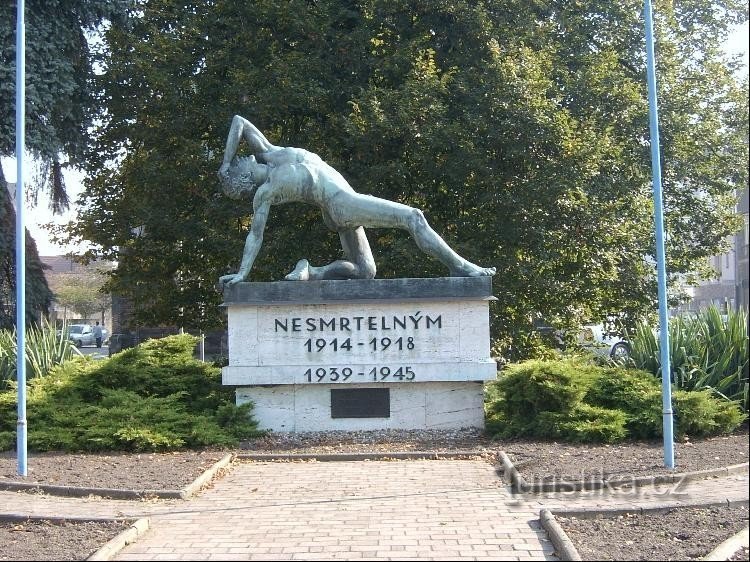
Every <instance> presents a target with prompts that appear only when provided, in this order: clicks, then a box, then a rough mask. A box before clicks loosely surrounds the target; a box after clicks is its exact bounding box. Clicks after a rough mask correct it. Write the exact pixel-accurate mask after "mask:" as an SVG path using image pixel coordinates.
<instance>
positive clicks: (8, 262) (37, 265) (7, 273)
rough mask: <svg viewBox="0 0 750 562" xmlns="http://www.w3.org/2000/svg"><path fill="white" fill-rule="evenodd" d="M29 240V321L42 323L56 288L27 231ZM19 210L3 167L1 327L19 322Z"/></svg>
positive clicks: (0, 174) (0, 170)
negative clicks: (8, 187) (46, 274)
mask: <svg viewBox="0 0 750 562" xmlns="http://www.w3.org/2000/svg"><path fill="white" fill-rule="evenodd" d="M25 242H26V309H25V310H26V322H27V323H29V324H34V323H38V322H39V321H40V320H41V318H42V316H46V315H47V312H48V311H49V306H50V304H51V302H52V291H50V288H49V286H48V285H47V280H46V278H45V276H44V267H45V266H44V264H43V263H42V261H41V260H40V259H39V253H38V252H37V248H36V242H34V239H33V238H32V237H31V234H29V231H28V230H26V232H25ZM15 251H16V211H15V209H14V207H13V201H12V200H11V194H10V192H9V191H8V189H7V187H6V182H5V176H4V174H3V168H2V166H0V330H10V329H13V328H14V326H15V325H16V306H15V304H16V264H15V259H14V258H15Z"/></svg>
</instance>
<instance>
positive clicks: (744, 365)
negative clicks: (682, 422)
mask: <svg viewBox="0 0 750 562" xmlns="http://www.w3.org/2000/svg"><path fill="white" fill-rule="evenodd" d="M747 320H748V318H747V313H746V312H745V311H744V310H737V311H734V310H730V311H728V313H727V315H726V320H724V318H723V317H722V314H721V312H720V311H719V308H718V307H716V306H712V307H710V308H707V309H705V310H702V311H700V312H699V313H698V314H696V315H695V316H679V317H676V318H673V319H670V322H669V357H670V367H671V369H670V370H671V373H670V376H671V380H672V382H673V384H674V385H675V387H676V388H678V389H680V390H704V389H705V390H709V391H711V392H713V393H715V394H716V395H718V396H722V397H724V398H726V399H728V400H734V401H737V402H739V404H740V406H741V407H742V409H743V410H744V411H745V412H747V409H748V368H749V366H750V362H749V360H748V327H747ZM630 342H631V354H630V361H631V363H632V365H633V366H634V367H636V368H638V369H643V370H645V371H648V372H650V373H652V374H654V375H656V376H657V377H661V347H660V342H659V338H658V335H656V334H654V332H653V331H652V330H651V328H650V327H649V326H648V325H647V324H644V323H641V324H639V325H637V326H636V329H635V332H634V334H633V336H632V337H631V338H630Z"/></svg>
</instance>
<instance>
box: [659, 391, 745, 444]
mask: <svg viewBox="0 0 750 562" xmlns="http://www.w3.org/2000/svg"><path fill="white" fill-rule="evenodd" d="M672 410H673V411H674V432H675V434H676V435H679V436H683V435H691V436H694V437H706V436H709V435H717V434H721V433H728V432H730V431H732V430H733V429H735V428H736V427H738V426H739V425H740V424H741V423H742V422H743V421H745V420H746V419H747V415H745V414H744V413H743V412H742V411H741V409H740V407H739V404H738V403H737V402H734V401H730V400H724V399H718V398H717V397H716V396H715V395H714V394H713V393H712V392H711V391H710V390H693V391H686V390H675V391H674V392H673V393H672Z"/></svg>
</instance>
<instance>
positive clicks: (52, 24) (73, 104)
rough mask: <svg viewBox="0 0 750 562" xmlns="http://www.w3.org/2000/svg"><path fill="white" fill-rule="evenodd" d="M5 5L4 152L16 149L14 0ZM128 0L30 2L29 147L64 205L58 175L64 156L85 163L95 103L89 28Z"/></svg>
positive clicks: (0, 59) (0, 112)
mask: <svg viewBox="0 0 750 562" xmlns="http://www.w3.org/2000/svg"><path fill="white" fill-rule="evenodd" d="M3 4H4V6H3V9H2V10H0V156H10V155H13V154H15V136H16V121H15V119H16V117H15V115H16V106H15V99H16V95H15V89H16V5H15V4H16V3H15V2H14V1H13V0H3ZM130 5H132V2H131V0H27V2H26V11H25V21H26V45H25V47H26V75H27V80H26V124H27V127H26V146H27V148H28V150H29V151H30V152H31V153H32V155H33V156H34V157H35V158H37V159H38V160H39V161H40V163H41V164H42V168H43V170H46V172H47V173H44V172H43V173H42V175H41V178H40V179H41V180H42V181H41V182H40V185H38V186H37V187H49V188H50V195H51V201H52V205H53V208H54V209H55V210H56V211H62V210H65V209H66V208H67V205H68V198H67V194H66V191H65V186H64V183H63V178H62V174H61V173H60V172H61V170H60V162H61V161H64V160H65V159H66V158H67V159H69V160H70V162H72V163H73V164H81V158H82V156H83V154H84V152H85V146H86V144H87V142H88V135H89V132H88V129H89V127H90V126H91V125H92V119H93V116H94V115H95V110H96V107H97V106H96V103H95V100H94V95H93V94H94V92H93V90H92V89H91V86H92V78H93V75H94V71H93V67H94V64H95V61H96V56H95V55H96V53H92V52H90V50H89V45H88V41H87V39H86V33H87V32H89V31H92V30H93V29H95V28H96V27H97V26H99V25H100V24H102V23H103V22H105V21H109V20H110V19H112V18H117V17H120V16H124V15H125V14H126V10H127V7H128V6H130Z"/></svg>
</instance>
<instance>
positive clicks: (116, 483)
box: [0, 450, 227, 490]
mask: <svg viewBox="0 0 750 562" xmlns="http://www.w3.org/2000/svg"><path fill="white" fill-rule="evenodd" d="M226 453H227V452H226V451H217V450H209V451H179V452H174V453H142V454H127V453H106V454H71V453H29V455H28V456H27V462H26V465H27V476H26V477H25V478H24V477H21V476H19V475H18V462H17V459H16V454H15V453H14V452H3V453H0V482H24V483H27V484H28V483H33V484H47V485H54V486H78V487H86V488H114V489H118V490H179V489H181V488H184V487H185V486H187V485H188V484H190V483H192V482H193V481H194V480H195V479H196V478H197V477H198V476H200V475H201V474H203V472H205V471H206V470H207V469H208V468H209V467H210V466H211V465H213V464H214V463H215V462H216V461H218V460H219V459H221V458H222V457H223V456H224V455H225V454H226Z"/></svg>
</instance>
